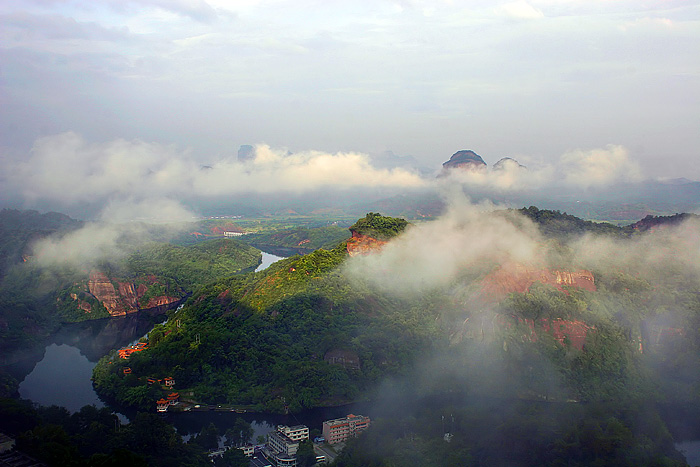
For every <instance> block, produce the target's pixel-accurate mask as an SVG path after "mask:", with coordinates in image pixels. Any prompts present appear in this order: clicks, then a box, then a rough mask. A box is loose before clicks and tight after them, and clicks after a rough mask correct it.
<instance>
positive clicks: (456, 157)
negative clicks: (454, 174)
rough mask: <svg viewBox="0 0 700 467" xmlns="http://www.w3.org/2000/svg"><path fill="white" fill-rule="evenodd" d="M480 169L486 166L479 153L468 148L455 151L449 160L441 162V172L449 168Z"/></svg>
mask: <svg viewBox="0 0 700 467" xmlns="http://www.w3.org/2000/svg"><path fill="white" fill-rule="evenodd" d="M457 168H460V169H468V170H481V169H485V168H486V162H484V160H483V159H482V158H481V156H480V155H478V154H477V153H475V152H474V151H472V150H471V149H469V150H462V151H457V152H456V153H454V154H452V157H450V160H449V161H447V162H445V163H443V164H442V169H443V172H444V171H446V170H450V169H457Z"/></svg>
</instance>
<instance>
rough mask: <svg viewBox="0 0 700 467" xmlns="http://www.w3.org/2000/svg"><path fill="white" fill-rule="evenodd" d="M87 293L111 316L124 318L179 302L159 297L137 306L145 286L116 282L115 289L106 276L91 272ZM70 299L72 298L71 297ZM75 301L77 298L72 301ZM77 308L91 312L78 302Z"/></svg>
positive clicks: (169, 297)
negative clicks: (140, 311) (127, 315)
mask: <svg viewBox="0 0 700 467" xmlns="http://www.w3.org/2000/svg"><path fill="white" fill-rule="evenodd" d="M150 279H151V280H152V283H155V282H156V279H155V278H154V277H151V278H150ZM88 291H89V292H90V293H91V294H92V295H93V296H94V297H95V298H96V299H98V300H99V301H100V302H102V305H104V307H105V308H106V309H107V312H108V313H109V314H110V315H111V316H124V315H126V314H127V313H134V312H137V311H139V310H150V309H153V308H167V307H169V306H170V305H172V304H174V303H176V302H178V301H180V300H181V298H179V297H171V296H168V295H160V296H157V297H151V298H150V299H149V300H148V303H146V304H145V305H143V304H142V305H143V306H140V305H139V299H141V298H142V297H143V296H144V295H145V294H146V292H147V291H148V286H147V285H146V284H139V286H138V287H135V286H134V284H133V283H131V282H117V287H115V286H114V284H113V283H112V281H111V280H110V279H109V277H107V275H106V274H104V273H102V272H100V271H91V272H90V279H89V280H88ZM71 297H72V296H71ZM75 299H77V296H76V297H75V298H74V300H75ZM78 306H79V307H80V308H81V309H83V310H85V311H86V312H88V313H89V312H91V311H92V310H91V307H90V304H89V303H87V302H82V301H79V304H78Z"/></svg>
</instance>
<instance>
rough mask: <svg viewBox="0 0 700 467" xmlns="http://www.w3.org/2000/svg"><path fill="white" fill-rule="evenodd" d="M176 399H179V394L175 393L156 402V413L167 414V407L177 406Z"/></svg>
mask: <svg viewBox="0 0 700 467" xmlns="http://www.w3.org/2000/svg"><path fill="white" fill-rule="evenodd" d="M178 399H180V394H179V393H177V392H171V393H170V394H168V398H167V399H163V398H160V399H159V400H157V401H156V410H157V411H158V412H167V411H168V407H170V406H171V405H177V403H178Z"/></svg>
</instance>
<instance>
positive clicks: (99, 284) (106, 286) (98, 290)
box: [88, 271, 138, 316]
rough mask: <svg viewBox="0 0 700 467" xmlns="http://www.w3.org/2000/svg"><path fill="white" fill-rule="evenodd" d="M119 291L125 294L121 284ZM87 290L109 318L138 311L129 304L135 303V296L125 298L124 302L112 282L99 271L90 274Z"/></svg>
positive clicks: (125, 289) (125, 290)
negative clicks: (99, 303)
mask: <svg viewBox="0 0 700 467" xmlns="http://www.w3.org/2000/svg"><path fill="white" fill-rule="evenodd" d="M119 289H120V290H119V291H120V292H122V291H123V292H125V293H127V288H126V287H121V284H120V287H119ZM88 290H89V291H90V293H91V294H92V295H94V296H95V298H97V299H98V300H99V301H100V302H102V304H103V305H104V307H105V308H106V309H107V312H108V313H109V314H110V315H111V316H124V315H126V314H127V313H133V312H134V311H138V308H137V307H134V306H132V305H131V303H134V302H135V301H136V296H135V294H134V296H133V297H128V296H127V297H126V300H124V297H123V296H122V295H121V294H120V293H117V290H116V289H115V288H114V284H112V281H111V280H109V278H108V277H107V276H106V275H105V274H104V273H102V272H100V271H91V272H90V279H89V280H88Z"/></svg>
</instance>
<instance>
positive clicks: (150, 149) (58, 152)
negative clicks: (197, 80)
mask: <svg viewBox="0 0 700 467" xmlns="http://www.w3.org/2000/svg"><path fill="white" fill-rule="evenodd" d="M6 175H7V178H6V180H5V183H4V185H5V187H4V188H5V190H7V191H10V192H19V193H21V194H22V196H23V197H24V199H26V200H27V201H28V202H29V203H32V202H35V201H38V200H53V201H60V202H63V203H66V204H71V203H80V202H86V201H95V200H108V199H111V198H118V199H124V198H133V199H145V198H156V199H158V198H163V197H178V198H183V197H192V196H195V197H196V196H222V195H233V194H240V193H245V192H257V193H270V192H295V193H300V192H307V191H312V190H316V189H319V188H349V187H376V186H389V187H407V188H413V187H421V186H423V185H425V181H424V180H423V179H421V178H420V177H419V176H418V175H416V174H414V173H411V172H409V171H407V170H405V169H392V170H389V169H377V168H374V167H373V166H372V165H371V163H370V159H369V157H368V156H367V155H364V154H358V153H336V154H328V153H324V152H320V151H307V152H300V153H295V154H288V153H287V151H284V150H275V149H272V148H270V147H269V146H266V145H258V146H257V148H256V157H255V158H254V159H253V160H250V161H246V162H244V163H241V162H238V161H237V160H235V159H233V158H227V159H220V160H216V161H212V162H211V163H209V164H207V165H202V164H201V163H199V162H197V161H195V160H194V159H193V158H192V157H191V155H190V154H189V153H188V152H187V151H181V150H178V149H177V148H175V147H173V146H167V145H161V144H157V143H147V142H143V141H139V140H134V141H127V140H124V139H118V140H114V141H109V142H106V143H89V142H87V141H85V139H83V138H82V137H81V136H79V135H78V134H76V133H73V132H68V133H62V134H59V135H55V136H50V137H44V138H41V139H39V140H37V142H36V143H35V144H34V147H33V148H32V151H31V153H30V155H29V157H28V158H27V159H25V160H23V161H22V162H20V163H16V164H14V165H12V166H11V167H8V171H7V173H6Z"/></svg>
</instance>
